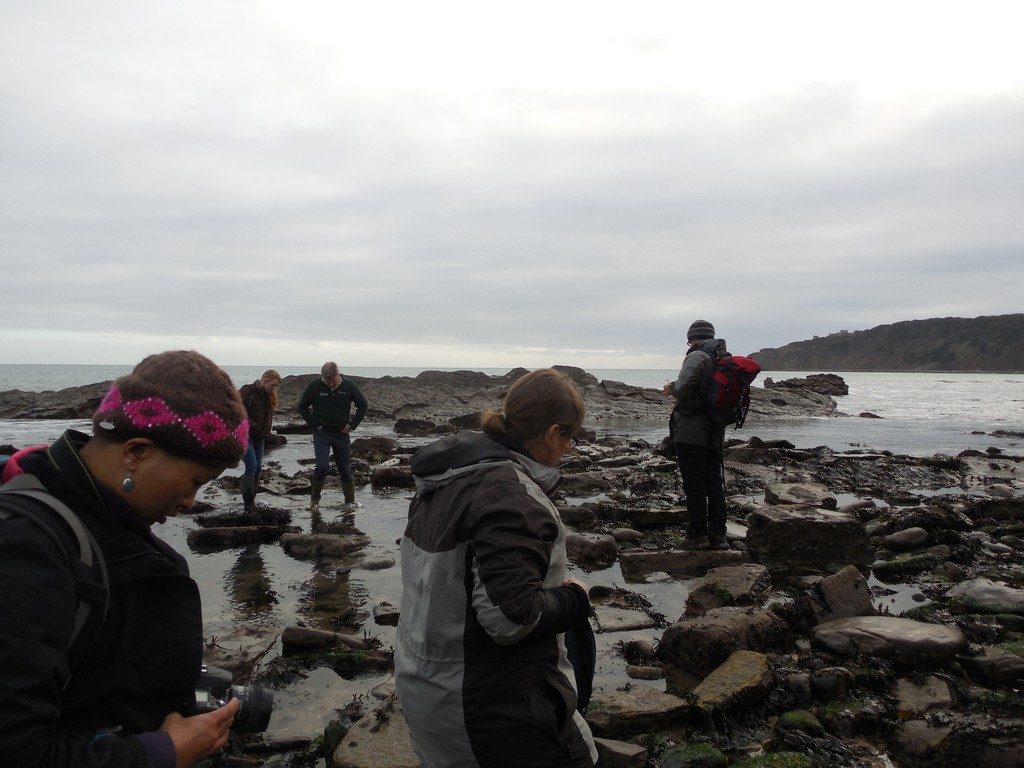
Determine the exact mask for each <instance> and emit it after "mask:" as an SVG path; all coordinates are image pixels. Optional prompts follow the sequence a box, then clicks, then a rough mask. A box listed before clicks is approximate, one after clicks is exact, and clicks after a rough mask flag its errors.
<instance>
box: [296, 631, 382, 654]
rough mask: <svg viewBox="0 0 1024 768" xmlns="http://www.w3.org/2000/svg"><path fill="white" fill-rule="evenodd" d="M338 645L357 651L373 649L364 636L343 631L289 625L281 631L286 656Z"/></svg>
mask: <svg viewBox="0 0 1024 768" xmlns="http://www.w3.org/2000/svg"><path fill="white" fill-rule="evenodd" d="M338 647H344V648H351V649H353V650H356V651H366V650H370V649H371V645H370V644H368V643H367V642H366V640H365V639H363V638H362V637H359V636H358V635H347V634H344V633H342V632H328V631H326V630H323V629H310V628H309V627H288V628H286V629H285V630H284V632H282V633H281V650H282V652H283V653H284V655H285V656H291V655H294V654H297V653H309V652H311V651H320V650H324V649H325V648H338Z"/></svg>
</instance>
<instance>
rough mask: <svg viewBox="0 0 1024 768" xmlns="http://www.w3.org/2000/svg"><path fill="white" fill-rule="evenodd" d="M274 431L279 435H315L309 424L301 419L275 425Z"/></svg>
mask: <svg viewBox="0 0 1024 768" xmlns="http://www.w3.org/2000/svg"><path fill="white" fill-rule="evenodd" d="M274 431H275V432H277V434H279V435H310V434H312V433H313V430H312V429H311V428H310V426H309V424H307V423H306V422H304V421H301V420H299V419H296V420H294V421H288V422H285V423H284V424H275V425H274Z"/></svg>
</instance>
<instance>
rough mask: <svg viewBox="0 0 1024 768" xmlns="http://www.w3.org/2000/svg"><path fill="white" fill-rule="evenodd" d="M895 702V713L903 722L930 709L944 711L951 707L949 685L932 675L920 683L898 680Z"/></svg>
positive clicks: (905, 679) (951, 698)
mask: <svg viewBox="0 0 1024 768" xmlns="http://www.w3.org/2000/svg"><path fill="white" fill-rule="evenodd" d="M896 700H897V702H898V703H897V712H898V714H899V716H900V718H901V719H904V720H905V719H908V718H912V717H916V716H917V715H923V714H924V713H925V712H928V711H929V710H932V709H945V708H946V707H950V706H952V705H953V695H952V694H951V693H950V691H949V684H948V683H946V681H945V680H943V679H942V678H941V677H935V676H934V675H930V676H928V677H926V678H924V680H922V681H921V682H917V681H914V680H908V679H907V678H900V679H899V680H897V681H896Z"/></svg>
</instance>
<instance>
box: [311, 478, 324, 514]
mask: <svg viewBox="0 0 1024 768" xmlns="http://www.w3.org/2000/svg"><path fill="white" fill-rule="evenodd" d="M323 489H324V479H323V478H322V477H321V478H319V479H318V478H315V477H314V478H313V480H312V481H311V482H310V484H309V508H310V509H311V510H317V509H320V492H321V491H323Z"/></svg>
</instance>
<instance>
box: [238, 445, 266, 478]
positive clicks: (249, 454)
mask: <svg viewBox="0 0 1024 768" xmlns="http://www.w3.org/2000/svg"><path fill="white" fill-rule="evenodd" d="M242 461H243V462H245V474H247V475H256V477H259V476H260V472H261V471H262V470H263V441H262V440H250V441H249V445H247V446H246V448H245V456H243V457H242Z"/></svg>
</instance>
